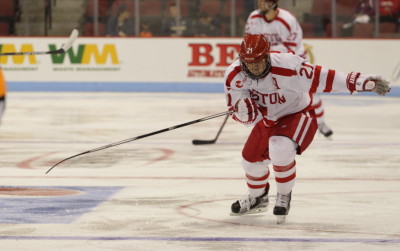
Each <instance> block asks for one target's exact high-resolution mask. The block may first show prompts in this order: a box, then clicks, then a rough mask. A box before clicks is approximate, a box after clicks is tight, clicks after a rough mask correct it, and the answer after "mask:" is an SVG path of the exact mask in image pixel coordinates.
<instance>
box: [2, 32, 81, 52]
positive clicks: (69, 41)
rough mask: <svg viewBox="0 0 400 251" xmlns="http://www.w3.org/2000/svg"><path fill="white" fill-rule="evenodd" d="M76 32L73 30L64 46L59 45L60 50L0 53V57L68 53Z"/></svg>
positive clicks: (76, 34)
mask: <svg viewBox="0 0 400 251" xmlns="http://www.w3.org/2000/svg"><path fill="white" fill-rule="evenodd" d="M78 34H79V32H78V30H77V29H74V30H73V31H72V33H71V35H70V36H69V39H68V41H67V42H66V43H65V44H62V45H61V48H60V49H58V50H54V51H25V52H23V51H22V52H6V53H0V56H21V55H43V54H62V53H65V52H66V51H68V49H69V48H71V46H72V44H73V43H74V42H75V40H76V38H77V37H78Z"/></svg>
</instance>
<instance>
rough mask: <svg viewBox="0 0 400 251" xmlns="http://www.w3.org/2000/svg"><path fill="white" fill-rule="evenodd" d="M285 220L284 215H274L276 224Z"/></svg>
mask: <svg viewBox="0 0 400 251" xmlns="http://www.w3.org/2000/svg"><path fill="white" fill-rule="evenodd" d="M285 222H286V215H276V224H278V225H280V224H284V223H285Z"/></svg>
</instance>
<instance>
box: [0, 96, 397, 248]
mask: <svg viewBox="0 0 400 251" xmlns="http://www.w3.org/2000/svg"><path fill="white" fill-rule="evenodd" d="M323 100H324V104H325V108H326V120H327V123H328V124H329V126H331V127H332V128H333V130H334V135H333V138H332V140H326V139H325V138H324V137H323V136H321V135H316V138H315V140H314V142H313V144H312V145H311V147H310V148H309V149H308V150H307V151H306V152H305V153H303V155H302V156H299V157H297V163H298V165H297V180H296V186H295V188H294V190H293V195H292V198H293V199H292V203H291V211H290V214H289V216H288V217H287V220H286V223H285V224H283V225H277V224H276V222H275V221H276V220H275V217H274V216H273V215H272V207H273V204H274V198H271V203H270V206H269V207H270V208H269V210H268V211H267V212H265V213H263V214H258V215H248V216H243V217H237V216H235V217H234V216H230V215H229V213H230V205H231V203H232V202H234V201H235V200H236V199H238V198H241V197H242V196H243V194H244V193H245V192H246V183H245V180H244V179H243V171H242V169H241V167H240V153H241V148H242V145H243V144H244V142H245V140H246V136H247V134H248V133H249V130H250V129H249V128H246V127H244V126H241V125H239V124H238V123H236V122H235V121H233V120H229V121H228V123H227V124H226V126H225V128H224V130H223V132H222V133H221V135H220V137H219V139H218V142H217V144H214V145H202V146H194V145H192V144H191V141H192V139H213V138H214V137H215V135H216V133H217V131H218V129H219V127H220V125H221V124H222V122H223V119H224V117H221V118H216V119H213V120H209V121H206V122H202V123H199V124H195V125H191V126H187V127H184V128H180V129H177V130H174V131H170V132H166V133H162V134H159V135H155V136H151V137H149V138H145V139H140V140H137V141H134V142H131V143H128V144H124V145H121V146H116V147H113V148H109V149H106V150H102V151H99V152H95V153H90V154H87V155H84V156H82V157H78V158H76V159H72V160H69V161H67V162H65V163H63V164H61V165H60V166H58V167H56V168H55V169H53V170H52V171H51V172H50V173H49V174H48V175H45V174H44V173H45V172H46V171H47V170H48V169H49V168H50V167H51V165H52V164H54V163H56V162H57V161H60V160H62V159H64V158H67V157H69V156H71V155H74V154H77V153H80V152H84V151H86V150H89V149H92V148H97V147H99V146H102V145H106V144H109V143H112V142H116V141H119V140H123V139H127V138H131V137H135V136H139V135H142V134H146V133H149V132H153V131H157V130H160V129H164V128H168V127H170V126H174V125H177V124H181V123H185V122H188V121H191V120H196V119H199V118H202V117H206V116H209V115H212V114H215V113H219V112H223V111H225V105H224V102H225V99H224V96H223V94H198V93H196V94H194V93H193V94H177V93H139V94H138V93H9V95H8V100H7V101H8V104H7V110H6V114H5V116H4V119H3V121H2V124H1V126H0V167H1V168H0V182H1V187H0V247H1V249H2V250H378V249H384V250H400V219H399V217H398V213H399V209H400V116H399V115H400V109H399V108H400V99H399V98H386V97H372V96H368V97H366V96H357V95H355V96H354V95H353V96H350V95H349V96H324V97H323ZM270 182H271V194H272V195H273V194H275V191H276V190H275V182H274V179H273V175H272V177H271V178H270Z"/></svg>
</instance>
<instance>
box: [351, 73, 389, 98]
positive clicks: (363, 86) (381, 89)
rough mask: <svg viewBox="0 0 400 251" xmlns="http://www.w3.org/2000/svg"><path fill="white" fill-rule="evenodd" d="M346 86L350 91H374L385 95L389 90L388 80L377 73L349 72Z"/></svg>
mask: <svg viewBox="0 0 400 251" xmlns="http://www.w3.org/2000/svg"><path fill="white" fill-rule="evenodd" d="M347 88H349V90H350V91H351V92H352V93H353V92H354V91H357V92H376V93H377V94H379V95H385V94H386V93H388V92H389V91H390V82H389V81H387V80H386V79H384V78H383V77H382V76H379V75H372V74H360V73H359V72H351V73H350V74H349V75H348V76H347Z"/></svg>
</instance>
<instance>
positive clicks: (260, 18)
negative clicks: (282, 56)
mask: <svg viewBox="0 0 400 251" xmlns="http://www.w3.org/2000/svg"><path fill="white" fill-rule="evenodd" d="M278 2H279V0H258V9H257V10H255V11H253V12H252V13H251V14H250V16H249V18H248V19H247V23H246V30H245V32H246V34H247V33H248V34H262V35H264V36H265V37H266V38H267V39H268V40H269V42H270V45H271V51H281V52H288V51H293V52H294V53H295V54H296V55H299V56H300V57H303V58H306V57H307V52H306V50H305V48H304V45H303V31H302V29H301V27H300V24H299V23H298V22H297V20H296V18H295V17H294V16H293V15H292V14H291V13H290V12H289V11H287V10H284V9H281V8H278ZM313 106H314V107H315V112H316V116H317V122H318V127H319V131H320V132H321V133H322V134H323V135H325V136H326V137H329V136H331V135H332V133H333V132H332V130H331V128H329V127H328V126H327V125H326V123H325V120H324V107H323V105H322V100H321V98H320V96H319V95H318V94H314V95H313Z"/></svg>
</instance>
